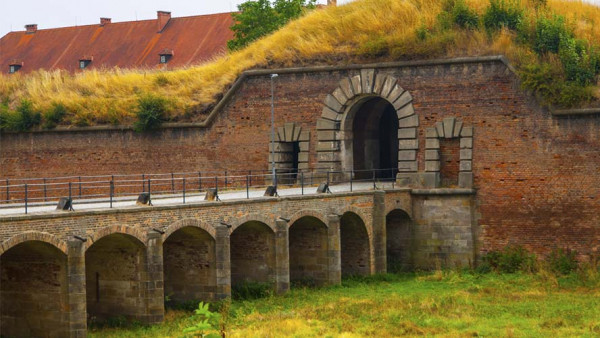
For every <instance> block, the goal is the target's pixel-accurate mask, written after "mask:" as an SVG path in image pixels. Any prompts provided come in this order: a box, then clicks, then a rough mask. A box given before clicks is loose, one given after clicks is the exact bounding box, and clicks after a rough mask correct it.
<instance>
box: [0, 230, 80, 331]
mask: <svg viewBox="0 0 600 338" xmlns="http://www.w3.org/2000/svg"><path fill="white" fill-rule="evenodd" d="M63 243H64V242H62V241H61V240H58V239H57V238H56V237H54V236H52V235H49V234H45V233H34V232H29V233H24V234H21V235H17V236H14V237H12V238H11V239H10V240H8V241H6V242H4V243H3V245H2V253H1V254H0V323H2V328H1V329H2V334H3V335H6V336H7V337H9V336H10V337H13V336H14V337H32V336H36V337H42V336H44V337H46V336H52V337H62V336H68V332H69V319H68V318H69V313H68V311H69V310H68V309H69V294H68V267H67V254H66V252H65V251H66V250H65V247H64V245H62V244H63ZM61 246H62V248H61Z"/></svg>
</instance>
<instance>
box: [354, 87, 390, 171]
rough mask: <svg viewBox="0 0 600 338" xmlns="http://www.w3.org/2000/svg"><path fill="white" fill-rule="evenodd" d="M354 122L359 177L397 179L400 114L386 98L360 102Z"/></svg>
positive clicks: (355, 169) (355, 151)
mask: <svg viewBox="0 0 600 338" xmlns="http://www.w3.org/2000/svg"><path fill="white" fill-rule="evenodd" d="M357 109H358V110H357V111H356V114H355V115H354V120H353V121H352V135H353V137H354V139H353V144H352V148H353V161H354V163H353V167H354V171H355V173H354V176H355V178H356V179H369V178H372V177H373V174H375V177H376V178H378V179H395V178H396V174H397V173H398V116H397V114H396V110H395V109H394V106H393V105H392V104H390V103H389V102H388V101H386V100H384V99H382V98H378V97H376V98H371V99H368V100H367V101H365V102H364V103H362V104H360V106H359V107H358V108H357Z"/></svg>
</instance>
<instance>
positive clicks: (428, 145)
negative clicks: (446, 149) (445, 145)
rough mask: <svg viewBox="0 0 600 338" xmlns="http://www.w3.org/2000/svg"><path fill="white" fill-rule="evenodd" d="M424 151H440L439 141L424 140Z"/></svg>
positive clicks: (432, 139) (433, 139) (434, 139)
mask: <svg viewBox="0 0 600 338" xmlns="http://www.w3.org/2000/svg"><path fill="white" fill-rule="evenodd" d="M425 149H440V140H439V139H437V138H428V139H425Z"/></svg>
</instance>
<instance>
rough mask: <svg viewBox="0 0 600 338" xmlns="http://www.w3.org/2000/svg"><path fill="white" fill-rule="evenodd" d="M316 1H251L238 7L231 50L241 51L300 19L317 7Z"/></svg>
mask: <svg viewBox="0 0 600 338" xmlns="http://www.w3.org/2000/svg"><path fill="white" fill-rule="evenodd" d="M315 3H316V0H275V1H274V3H273V4H271V2H270V1H269V0H251V1H246V2H244V3H242V4H240V5H238V11H239V12H238V13H233V14H232V15H233V19H234V20H235V24H234V25H233V26H231V30H232V31H233V33H234V38H233V39H232V40H229V41H228V42H227V48H229V50H237V49H241V48H243V47H245V46H247V45H248V44H250V43H251V42H252V41H254V40H257V39H259V38H261V37H263V36H265V35H267V34H269V33H271V32H273V31H275V30H277V29H279V28H280V27H282V26H283V25H285V24H286V23H287V22H288V21H290V20H292V19H296V18H298V17H299V16H300V15H302V13H304V10H305V9H312V8H314V7H315Z"/></svg>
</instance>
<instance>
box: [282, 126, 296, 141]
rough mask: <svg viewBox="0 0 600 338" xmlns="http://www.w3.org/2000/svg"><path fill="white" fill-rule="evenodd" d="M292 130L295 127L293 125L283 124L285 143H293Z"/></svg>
mask: <svg viewBox="0 0 600 338" xmlns="http://www.w3.org/2000/svg"><path fill="white" fill-rule="evenodd" d="M294 128H295V125H294V124H293V123H286V124H284V127H283V129H284V135H285V142H292V141H294Z"/></svg>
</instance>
